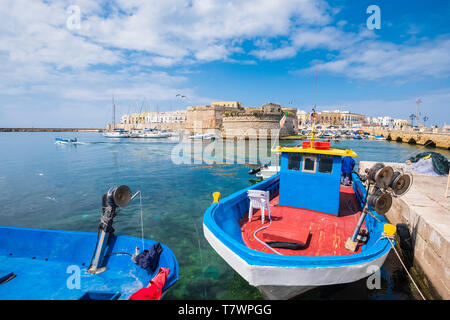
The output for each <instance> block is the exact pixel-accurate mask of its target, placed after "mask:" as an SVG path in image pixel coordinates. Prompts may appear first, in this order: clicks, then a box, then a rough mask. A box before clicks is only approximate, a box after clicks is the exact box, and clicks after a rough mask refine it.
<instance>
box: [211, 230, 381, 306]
mask: <svg viewBox="0 0 450 320" xmlns="http://www.w3.org/2000/svg"><path fill="white" fill-rule="evenodd" d="M203 230H204V235H205V238H206V239H207V240H208V242H209V243H210V245H211V246H212V247H213V248H214V250H215V251H216V252H217V253H218V254H219V255H220V256H221V257H222V258H223V259H224V260H225V261H226V262H227V263H228V264H229V265H230V266H231V267H232V268H233V269H234V270H235V271H236V272H237V273H239V274H240V275H241V276H242V277H243V278H244V279H245V280H247V281H248V283H249V284H250V285H252V286H255V287H257V288H259V289H260V290H261V292H262V293H263V294H264V295H265V296H266V297H267V298H268V299H273V300H285V299H290V298H293V297H295V296H298V295H300V294H302V293H304V292H306V291H308V290H310V289H313V288H314V287H318V286H325V285H333V284H342V283H349V282H354V281H358V280H360V279H363V278H365V277H368V276H369V275H371V274H373V273H374V272H376V271H377V270H378V269H379V268H381V266H382V265H383V263H384V261H385V259H386V257H387V254H388V253H389V251H388V252H386V254H384V255H382V256H380V257H379V258H377V259H374V260H370V261H368V262H361V263H357V264H352V265H344V266H336V267H302V268H300V267H284V266H266V265H249V264H248V263H247V262H246V261H245V260H244V259H242V258H241V257H239V256H238V255H237V254H236V253H234V252H233V251H231V250H230V249H229V248H228V247H227V246H225V245H224V244H223V243H222V242H221V241H220V240H219V239H217V237H216V236H214V234H213V233H212V232H211V231H210V230H209V229H208V227H207V226H206V225H203ZM280 284H282V285H280Z"/></svg>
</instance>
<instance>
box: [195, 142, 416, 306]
mask: <svg viewBox="0 0 450 320" xmlns="http://www.w3.org/2000/svg"><path fill="white" fill-rule="evenodd" d="M313 139H314V138H313V136H312V137H311V141H305V142H303V145H302V146H297V147H278V148H276V149H274V150H273V151H274V152H277V153H280V154H281V168H280V172H279V173H277V174H275V175H274V176H272V177H271V178H269V179H267V180H264V181H262V182H260V183H258V184H255V185H253V186H251V187H249V188H246V189H244V190H241V191H238V192H236V193H234V194H232V195H230V196H228V197H226V198H224V199H220V193H218V192H215V193H214V194H213V197H214V203H213V204H212V205H211V206H210V207H209V208H208V209H207V210H206V212H205V214H204V218H203V229H204V235H205V237H206V239H207V241H208V242H209V243H210V245H211V246H212V248H213V249H214V250H215V251H216V252H217V253H218V254H219V255H220V256H221V257H222V258H223V259H224V260H225V261H226V262H227V263H228V264H229V265H230V266H231V267H232V268H233V269H234V270H235V271H236V272H237V273H238V274H239V275H241V276H242V277H243V278H244V279H245V280H247V281H248V283H249V284H250V285H252V286H255V287H257V288H258V289H259V290H260V291H261V292H262V293H263V294H264V296H265V297H266V298H268V299H290V298H293V297H296V296H298V295H300V294H302V293H303V292H306V291H308V290H310V289H313V288H315V287H318V286H326V285H333V284H342V283H349V282H354V281H357V280H360V279H362V278H365V277H368V276H369V275H371V274H373V273H374V272H376V271H377V270H379V268H380V267H381V266H382V265H383V263H384V261H385V259H386V257H387V255H388V253H389V251H390V249H391V248H392V244H393V243H394V242H393V241H394V239H393V237H394V234H395V232H396V227H395V226H393V225H391V224H389V223H387V220H386V219H385V217H384V214H385V213H386V212H387V211H388V210H389V208H390V206H391V204H392V196H401V195H402V194H404V193H406V192H407V190H408V189H409V186H410V184H411V182H412V180H411V179H410V178H411V177H410V176H409V175H407V174H403V173H401V172H395V173H394V171H393V169H392V168H391V167H386V166H384V165H383V164H377V165H375V166H374V167H372V168H371V169H370V170H368V171H367V172H366V174H364V175H358V174H357V173H353V175H352V176H353V181H352V184H351V186H346V185H342V184H341V181H340V180H341V166H342V159H343V158H344V157H356V156H357V154H356V153H355V152H354V151H352V150H348V149H346V150H344V149H337V148H330V143H329V142H316V141H313ZM254 210H256V211H254Z"/></svg>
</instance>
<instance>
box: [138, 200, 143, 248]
mask: <svg viewBox="0 0 450 320" xmlns="http://www.w3.org/2000/svg"><path fill="white" fill-rule="evenodd" d="M139 206H140V207H141V237H142V251H144V218H143V216H142V192H139Z"/></svg>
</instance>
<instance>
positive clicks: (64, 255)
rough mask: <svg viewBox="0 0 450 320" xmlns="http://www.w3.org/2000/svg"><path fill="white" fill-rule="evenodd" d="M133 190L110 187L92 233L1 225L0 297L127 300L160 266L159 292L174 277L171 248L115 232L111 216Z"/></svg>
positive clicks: (155, 273)
mask: <svg viewBox="0 0 450 320" xmlns="http://www.w3.org/2000/svg"><path fill="white" fill-rule="evenodd" d="M137 194H138V193H136V194H135V195H134V196H133V197H131V191H130V190H129V188H128V187H127V186H120V187H117V188H111V189H110V190H109V191H108V192H107V193H106V194H105V195H104V196H103V212H102V215H101V222H100V225H99V228H98V232H97V233H93V232H75V231H62V230H43V229H28V228H17V227H7V226H0V299H1V300H16V299H20V300H116V299H129V298H130V297H131V296H132V295H133V294H136V292H140V290H142V289H143V288H146V287H147V286H148V284H149V283H150V281H151V280H152V279H155V277H156V276H157V275H159V274H160V273H159V271H160V270H164V271H165V272H166V274H165V276H166V277H165V278H164V279H163V284H161V287H162V292H159V294H164V293H165V292H166V291H167V290H168V289H169V288H170V287H171V286H172V285H173V284H174V283H175V282H176V281H177V280H178V262H177V259H176V257H175V255H174V254H173V252H172V251H171V250H170V248H168V247H167V246H165V245H163V244H160V243H159V242H156V241H153V240H148V239H144V238H142V239H140V238H137V237H131V236H126V235H118V236H117V235H114V229H113V227H112V224H113V218H114V217H115V215H116V214H117V213H119V211H120V209H121V208H123V207H125V206H126V205H127V204H128V202H129V201H131V200H132V199H133V198H134V197H135V196H136V195H137ZM116 209H118V210H117V211H116ZM153 249H155V250H153ZM152 250H153V251H152ZM151 253H154V254H153V256H152V255H151ZM150 258H151V259H150ZM151 284H152V285H153V283H151ZM150 287H151V286H150ZM144 290H145V289H144Z"/></svg>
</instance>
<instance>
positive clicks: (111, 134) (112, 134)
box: [103, 132, 130, 138]
mask: <svg viewBox="0 0 450 320" xmlns="http://www.w3.org/2000/svg"><path fill="white" fill-rule="evenodd" d="M103 136H104V137H105V138H129V137H130V135H129V134H124V133H115V132H105V133H103Z"/></svg>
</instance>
